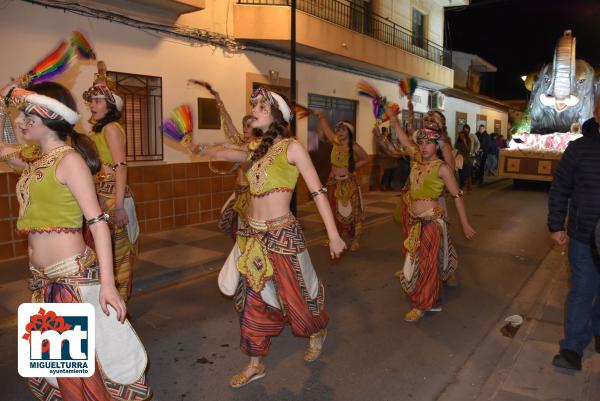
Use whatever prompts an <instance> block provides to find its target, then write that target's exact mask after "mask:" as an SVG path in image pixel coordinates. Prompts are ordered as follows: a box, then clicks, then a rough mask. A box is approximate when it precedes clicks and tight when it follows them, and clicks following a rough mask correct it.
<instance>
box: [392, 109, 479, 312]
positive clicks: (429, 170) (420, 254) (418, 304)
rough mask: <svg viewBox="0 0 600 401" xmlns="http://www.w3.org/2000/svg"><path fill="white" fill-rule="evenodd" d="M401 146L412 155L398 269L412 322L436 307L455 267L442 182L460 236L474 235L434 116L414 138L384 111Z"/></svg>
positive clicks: (437, 308) (468, 236) (393, 116)
mask: <svg viewBox="0 0 600 401" xmlns="http://www.w3.org/2000/svg"><path fill="white" fill-rule="evenodd" d="M386 113H387V114H388V116H389V117H390V122H391V124H392V125H393V126H394V129H395V131H396V133H397V135H398V139H399V141H400V144H401V145H402V148H403V149H404V151H405V152H406V153H407V154H408V155H409V157H410V158H411V172H410V177H409V184H408V190H407V191H406V192H405V193H404V202H403V203H402V205H403V206H402V221H403V228H404V238H405V239H404V243H403V250H404V251H405V253H406V258H405V261H404V266H403V268H402V270H401V271H399V272H398V273H397V275H398V276H399V278H400V282H401V284H402V287H403V289H404V291H405V292H406V293H407V295H408V296H409V298H410V300H411V303H412V309H411V310H410V311H409V312H408V313H407V314H406V315H405V317H404V320H405V321H407V322H416V321H417V320H419V319H421V317H423V315H424V314H425V312H426V311H432V312H439V311H441V300H442V291H443V284H442V283H443V281H444V280H447V279H448V277H449V276H450V275H451V274H452V272H453V271H454V270H455V269H456V267H457V264H458V259H457V255H456V250H455V248H454V246H453V244H452V243H451V241H450V239H449V237H448V224H447V221H446V216H445V213H444V209H443V208H442V207H441V206H440V203H439V198H440V196H441V195H442V193H443V191H444V186H445V187H446V188H447V189H448V191H449V192H450V195H451V196H452V197H453V198H454V201H455V202H454V203H455V205H456V210H457V212H458V217H459V220H460V223H461V225H462V229H463V234H464V236H465V238H467V239H471V238H473V237H474V236H475V234H476V233H475V230H474V229H473V227H471V225H470V223H469V220H468V218H467V213H466V210H465V206H464V202H463V199H462V196H463V193H462V191H461V190H460V189H459V188H458V184H457V183H456V179H455V178H454V172H453V171H452V170H451V169H450V167H449V166H448V165H447V164H445V163H444V162H443V161H442V160H440V159H439V158H438V156H437V152H438V150H439V148H440V144H439V140H440V138H441V129H440V126H439V125H438V124H437V123H436V122H435V120H434V119H433V118H425V119H424V120H423V128H422V129H419V130H417V131H416V141H417V143H416V144H415V142H413V140H412V139H410V138H409V137H408V136H407V135H406V132H405V131H404V130H403V129H402V127H401V124H400V122H399V121H398V118H397V117H396V116H395V115H394V113H393V111H392V110H386Z"/></svg>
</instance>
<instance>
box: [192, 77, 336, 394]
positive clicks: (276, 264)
mask: <svg viewBox="0 0 600 401" xmlns="http://www.w3.org/2000/svg"><path fill="white" fill-rule="evenodd" d="M250 101H251V104H252V127H253V128H256V129H258V130H260V131H261V132H262V139H261V142H260V144H259V145H258V147H256V149H253V150H234V149H227V148H224V147H218V146H217V147H206V146H204V145H199V146H198V147H197V151H198V153H199V154H201V155H207V156H210V157H215V158H219V159H222V160H227V161H232V162H245V161H247V162H249V164H250V167H249V169H248V171H247V172H246V178H247V179H248V183H249V189H248V192H249V194H250V197H249V201H248V207H247V209H246V224H247V226H245V227H244V228H242V229H241V230H238V233H237V241H236V245H235V246H234V248H233V250H232V253H231V254H230V257H229V258H228V259H227V262H226V265H225V266H224V267H223V269H224V270H225V269H230V268H233V269H234V270H233V271H234V272H239V281H238V279H236V275H235V274H233V275H232V277H233V279H234V283H233V285H230V284H231V283H228V284H229V285H228V288H231V287H233V288H234V293H229V294H228V295H233V296H234V300H235V302H236V308H237V310H238V311H239V313H240V324H241V341H240V345H241V348H242V351H243V352H244V353H245V354H247V355H248V356H249V357H250V362H249V364H248V365H247V366H246V367H245V368H244V369H242V370H241V371H240V372H239V373H237V374H236V375H234V376H233V377H232V378H231V380H230V385H231V386H232V387H234V388H238V387H242V386H244V385H246V384H248V383H250V382H251V381H254V380H257V379H260V378H262V377H264V376H265V366H264V364H263V363H262V362H261V359H262V357H264V356H266V355H267V353H268V350H269V346H270V344H271V338H272V337H276V336H278V335H279V333H281V331H282V330H283V328H284V327H285V325H286V323H287V324H290V326H291V328H292V332H293V333H294V334H295V335H297V336H301V337H309V338H310V340H309V346H308V349H307V350H306V353H305V354H304V360H305V361H306V362H313V361H315V360H316V359H317V358H318V357H319V356H320V354H321V351H322V349H323V344H324V342H325V337H326V334H327V330H326V327H327V323H328V321H329V314H328V313H327V310H326V309H325V307H324V289H323V285H322V284H321V282H320V280H319V279H318V277H317V275H316V273H315V270H314V267H313V265H312V262H311V260H310V256H309V254H308V250H307V247H306V242H305V239H304V235H303V233H302V228H301V227H300V224H299V222H298V221H297V220H296V218H295V217H294V215H293V214H292V213H291V212H290V201H291V199H292V193H293V191H294V188H295V187H296V183H297V180H298V175H299V174H302V177H303V178H304V182H305V183H306V186H307V187H308V190H309V191H310V193H311V197H312V198H313V200H314V202H315V204H316V205H317V209H318V211H319V213H320V214H321V217H322V218H323V221H324V222H325V227H326V229H327V234H328V236H329V249H330V255H331V257H332V258H337V257H339V256H340V254H341V253H342V251H343V250H344V249H345V247H346V246H345V244H344V241H343V240H342V238H341V237H340V235H339V233H338V231H337V229H336V224H335V220H334V218H333V215H332V213H331V209H330V207H329V203H328V202H327V198H326V197H325V194H326V193H327V188H326V187H322V186H321V183H320V181H319V176H318V175H317V172H316V170H315V168H314V166H313V164H312V162H311V159H310V156H309V155H308V152H307V151H306V149H305V148H304V147H303V146H302V145H301V144H300V143H299V142H297V141H296V140H295V139H293V138H291V137H290V132H289V130H288V123H289V121H290V120H291V118H292V117H293V113H292V110H291V109H290V107H289V105H288V104H287V102H286V101H285V100H284V99H283V97H282V96H281V95H279V94H277V93H275V92H272V91H270V90H268V89H266V88H259V89H258V90H256V91H255V92H254V93H253V94H252V97H251V99H250ZM220 288H221V290H222V291H224V290H223V286H221V285H220ZM236 288H237V289H236ZM224 292H225V291H224ZM232 292H233V291H232ZM226 294H227V292H226Z"/></svg>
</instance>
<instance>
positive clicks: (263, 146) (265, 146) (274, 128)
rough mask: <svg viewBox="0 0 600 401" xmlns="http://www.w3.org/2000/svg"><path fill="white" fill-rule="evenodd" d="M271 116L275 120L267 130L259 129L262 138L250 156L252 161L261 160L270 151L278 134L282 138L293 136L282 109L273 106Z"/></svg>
mask: <svg viewBox="0 0 600 401" xmlns="http://www.w3.org/2000/svg"><path fill="white" fill-rule="evenodd" d="M271 117H273V122H272V123H271V125H269V128H268V129H267V131H266V132H262V131H260V130H259V132H260V133H261V135H262V140H261V141H260V144H259V145H258V147H257V148H256V150H255V151H254V153H253V154H252V157H251V158H250V160H251V161H252V163H254V162H256V161H257V160H260V158H262V157H263V156H264V155H265V154H266V153H267V152H268V151H269V148H271V146H273V142H274V141H275V138H277V136H281V137H282V138H289V137H290V136H291V134H290V131H289V130H288V123H287V122H286V121H285V120H284V119H283V114H282V113H281V111H280V110H279V109H278V108H277V107H275V106H271Z"/></svg>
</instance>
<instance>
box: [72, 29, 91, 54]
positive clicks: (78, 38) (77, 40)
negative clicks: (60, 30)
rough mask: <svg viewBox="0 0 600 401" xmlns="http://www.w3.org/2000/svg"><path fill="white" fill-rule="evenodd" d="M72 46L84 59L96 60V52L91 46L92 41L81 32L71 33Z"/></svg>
mask: <svg viewBox="0 0 600 401" xmlns="http://www.w3.org/2000/svg"><path fill="white" fill-rule="evenodd" d="M71 47H73V48H74V49H75V51H76V52H77V55H78V56H79V58H80V59H82V60H95V59H96V54H95V53H94V50H93V49H92V46H90V42H88V40H87V39H86V38H85V36H83V34H82V33H81V32H78V31H73V33H72V34H71Z"/></svg>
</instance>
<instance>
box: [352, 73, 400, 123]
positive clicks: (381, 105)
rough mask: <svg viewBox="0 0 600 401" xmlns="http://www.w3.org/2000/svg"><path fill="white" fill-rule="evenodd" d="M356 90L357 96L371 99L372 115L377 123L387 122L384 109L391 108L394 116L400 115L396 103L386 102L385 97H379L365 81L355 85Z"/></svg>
mask: <svg viewBox="0 0 600 401" xmlns="http://www.w3.org/2000/svg"><path fill="white" fill-rule="evenodd" d="M356 90H357V91H358V95H359V96H365V97H368V98H370V99H371V101H372V102H373V115H374V116H375V118H376V119H377V120H379V121H387V120H389V117H388V116H387V115H386V114H385V108H386V106H387V107H391V108H392V110H394V114H395V115H398V113H400V106H398V105H397V104H396V103H393V102H388V100H387V98H386V97H385V96H381V95H380V94H379V91H378V90H377V89H375V88H374V87H372V86H371V85H370V84H369V83H367V82H366V81H360V82H359V83H358V84H357V85H356Z"/></svg>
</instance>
